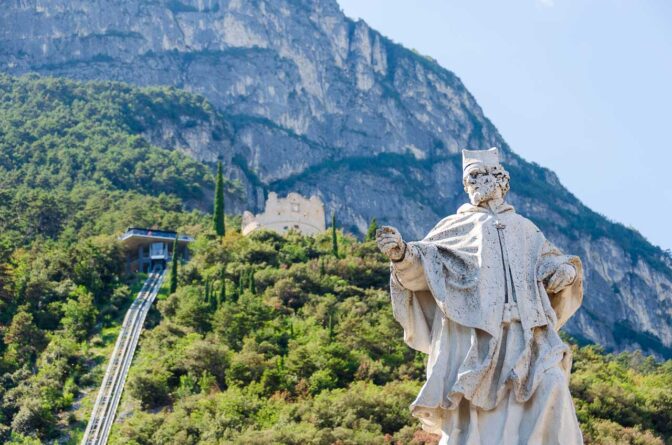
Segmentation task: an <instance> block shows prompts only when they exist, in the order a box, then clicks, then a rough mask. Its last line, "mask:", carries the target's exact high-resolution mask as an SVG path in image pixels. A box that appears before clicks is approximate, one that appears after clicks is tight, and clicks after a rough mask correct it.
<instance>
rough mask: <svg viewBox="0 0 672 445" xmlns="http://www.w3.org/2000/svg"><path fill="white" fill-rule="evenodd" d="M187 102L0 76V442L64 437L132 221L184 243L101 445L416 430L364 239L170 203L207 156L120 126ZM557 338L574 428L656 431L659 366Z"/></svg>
mask: <svg viewBox="0 0 672 445" xmlns="http://www.w3.org/2000/svg"><path fill="white" fill-rule="evenodd" d="M129 107H130V108H129ZM203 107H206V105H204V104H202V103H201V102H199V100H198V99H197V98H195V97H193V96H191V95H187V94H186V93H179V92H175V91H173V90H163V89H147V90H141V89H135V88H130V87H127V86H124V85H121V84H114V83H93V84H81V83H75V82H69V81H64V80H53V79H40V78H23V79H12V78H8V77H1V76H0V194H1V196H0V442H2V443H11V444H19V443H22V444H32V443H51V442H52V441H54V440H56V439H61V440H64V441H66V442H67V441H69V443H73V444H74V443H77V442H78V439H79V438H80V437H81V433H82V432H83V429H84V427H85V424H86V421H87V420H88V418H87V416H88V413H89V412H90V410H91V405H92V403H93V399H94V398H95V392H96V391H97V386H98V385H99V384H100V381H101V379H102V374H103V372H104V367H105V365H106V360H107V358H108V357H109V353H110V352H111V351H110V348H111V346H112V345H113V343H114V340H115V337H116V334H117V333H118V327H119V324H120V322H121V318H122V317H123V313H124V311H125V309H126V308H127V307H128V305H129V304H130V302H131V300H132V298H133V296H134V295H135V293H136V291H137V290H138V288H139V285H140V284H141V283H142V276H139V277H124V276H122V274H121V272H122V267H123V255H122V254H123V252H122V248H121V246H120V245H119V244H118V243H117V241H116V237H115V235H116V234H118V233H119V232H120V231H122V230H124V229H125V228H126V227H128V226H131V225H137V226H159V227H162V228H172V229H175V230H179V231H180V233H187V234H190V235H194V236H196V238H197V240H196V242H195V243H194V246H193V251H194V252H193V253H194V254H193V256H192V259H191V261H189V262H188V263H186V264H184V265H183V266H182V267H180V268H179V273H178V276H177V279H178V280H177V281H178V283H179V286H177V290H176V292H175V293H171V292H170V291H169V290H168V283H169V280H166V286H165V289H164V290H163V292H162V294H161V298H160V301H158V302H157V304H156V307H155V308H154V309H153V310H152V311H151V312H150V314H149V317H148V320H147V329H146V331H145V332H144V334H143V336H142V338H141V342H140V347H139V350H138V354H137V357H136V360H135V361H134V363H133V366H132V368H131V374H130V376H129V380H128V384H127V391H126V392H125V395H124V400H123V401H122V406H121V412H123V413H124V415H123V416H122V417H123V420H122V421H121V422H120V423H118V424H115V427H114V429H113V435H112V438H111V442H112V443H124V444H143V445H144V444H168V443H180V444H185V445H186V444H192V443H193V444H195V443H245V444H248V443H251V444H254V443H296V444H306V443H317V444H321V443H325V444H331V443H344V444H346V443H366V444H369V443H391V442H393V441H395V442H397V443H406V444H409V443H416V444H421V443H432V441H434V440H435V438H433V437H430V436H428V435H426V434H424V433H422V432H420V431H419V428H418V423H417V421H416V420H415V419H412V418H411V417H410V416H409V412H408V404H409V403H410V402H411V401H412V400H413V398H414V396H415V394H416V393H417V391H418V389H419V387H420V385H421V384H422V382H423V379H424V360H425V357H424V356H423V355H422V354H419V353H415V352H414V351H412V350H411V349H409V348H408V347H407V346H406V345H405V344H404V343H403V341H402V333H401V330H400V327H399V326H398V324H397V323H396V322H395V321H394V320H393V318H392V312H391V308H390V305H389V296H388V293H387V285H388V283H387V279H388V276H389V275H388V274H389V269H388V264H387V263H386V261H385V260H384V258H383V257H382V256H381V255H380V254H379V253H378V251H377V249H376V247H375V244H374V243H373V242H372V241H370V240H369V241H365V242H360V241H358V240H356V239H355V238H353V237H352V236H349V235H345V234H344V233H343V232H342V231H341V230H334V231H333V232H332V231H326V232H324V233H322V234H320V235H317V236H315V237H305V236H301V235H299V234H296V233H291V234H289V235H287V236H284V237H283V236H279V235H277V234H274V233H271V232H264V231H261V232H256V233H254V234H253V235H251V236H248V237H243V236H241V234H240V232H239V231H237V230H235V229H234V228H235V227H238V226H239V219H237V218H231V217H229V216H227V218H228V219H227V221H226V226H227V231H226V234H225V235H224V236H223V237H218V236H215V233H214V229H213V227H212V226H213V222H212V217H211V216H210V215H207V214H204V213H202V212H200V211H196V210H189V209H188V207H187V206H186V204H185V203H187V202H190V200H193V199H194V198H198V199H200V198H199V197H202V193H203V191H204V190H210V189H212V188H213V187H214V182H215V181H214V175H213V171H214V169H213V168H212V167H213V166H208V165H204V164H201V163H198V162H196V161H193V160H191V159H189V158H187V157H185V156H182V155H180V154H179V153H178V152H175V151H167V150H163V149H160V148H157V147H154V146H152V145H151V144H149V143H148V142H147V141H146V140H145V139H144V138H143V137H142V136H141V135H140V134H139V133H138V132H137V128H136V126H135V125H148V124H147V123H148V122H151V121H152V120H153V119H155V118H157V119H158V117H157V116H158V115H160V114H162V113H166V114H169V113H173V114H174V113H178V112H179V113H184V115H189V114H190V113H191V114H193V115H198V114H199V113H201V112H204V110H206V108H203ZM129 109H131V110H140V111H137V112H138V113H141V114H142V115H143V116H144V117H143V119H144V121H143V122H144V123H140V124H138V123H137V121H135V120H132V119H130V118H129V117H128V114H131V115H133V114H135V112H133V113H130V112H129V111H128V110H129ZM180 110H181V111H180ZM134 122H136V123H134ZM235 191H236V187H235V184H232V183H230V182H226V193H227V196H230V195H231V194H232V193H235ZM333 245H336V246H337V252H338V255H334V248H333ZM574 349H575V362H574V372H573V376H572V382H571V389H572V392H573V394H574V397H575V403H576V407H577V412H578V415H579V419H580V421H581V423H582V428H583V429H584V431H585V433H586V441H587V443H590V444H602V445H606V444H647V445H648V444H651V445H653V444H658V445H660V444H668V445H669V444H671V443H672V439H671V438H672V414H671V413H672V362H665V363H656V362H655V361H653V360H652V359H650V358H645V357H643V356H641V355H640V354H637V353H631V354H621V355H606V354H603V353H602V352H601V351H600V350H599V348H596V347H584V348H578V347H575V348H574ZM665 441H667V442H665Z"/></svg>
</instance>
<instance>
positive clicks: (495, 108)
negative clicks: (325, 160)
mask: <svg viewBox="0 0 672 445" xmlns="http://www.w3.org/2000/svg"><path fill="white" fill-rule="evenodd" d="M339 4H340V5H341V7H342V9H343V11H344V12H345V13H346V15H348V16H350V17H352V18H362V19H364V20H365V21H366V22H367V23H368V24H369V25H370V26H371V27H372V28H374V29H376V30H378V31H380V32H382V33H383V34H384V35H386V36H388V37H390V38H391V39H392V40H394V41H396V42H399V43H401V44H403V45H404V46H406V47H408V48H414V49H416V50H418V51H419V52H421V53H423V54H426V55H430V56H432V57H434V58H435V59H436V60H437V61H438V62H439V63H440V64H441V65H442V66H443V67H445V68H448V69H449V70H451V71H453V72H455V73H456V74H457V75H458V76H459V77H460V78H461V79H462V81H463V82H464V84H465V85H466V86H467V88H468V89H469V90H470V91H471V93H472V94H474V96H475V97H476V100H477V101H478V102H479V104H480V105H481V107H482V108H483V110H484V112H485V114H486V116H488V117H489V118H490V119H491V120H492V122H493V123H494V124H495V125H496V126H497V128H498V129H499V131H500V132H501V133H502V135H503V136H504V139H506V141H507V142H508V143H509V144H510V145H511V147H512V148H513V149H514V150H515V151H516V152H517V153H518V154H520V155H521V156H523V157H524V158H526V159H528V160H530V161H534V162H537V163H539V164H541V165H543V166H545V167H548V168H550V169H552V170H554V171H555V172H556V173H557V174H558V176H559V177H560V180H561V181H562V182H563V184H565V186H567V188H568V189H569V190H570V191H571V192H572V193H574V194H575V195H576V196H577V197H579V199H581V200H582V201H583V202H584V203H585V204H586V205H588V206H589V207H591V208H592V209H594V210H596V211H598V212H600V213H602V214H604V215H606V216H607V217H609V218H610V219H612V220H614V221H618V222H621V223H624V224H626V225H628V226H632V227H634V228H636V229H637V230H639V231H640V232H641V233H642V234H643V235H644V236H646V237H647V238H648V239H649V240H650V241H652V242H653V243H654V244H657V245H659V246H661V247H663V248H664V249H670V248H672V221H670V219H672V142H671V140H672V136H671V134H672V112H671V111H670V110H671V109H672V2H670V1H668V0H659V1H654V0H509V1H502V0H487V1H486V0H460V1H457V0H415V1H411V0H339ZM512 187H515V178H512Z"/></svg>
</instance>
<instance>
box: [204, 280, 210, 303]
mask: <svg viewBox="0 0 672 445" xmlns="http://www.w3.org/2000/svg"><path fill="white" fill-rule="evenodd" d="M205 302H206V303H208V304H210V279H206V280H205Z"/></svg>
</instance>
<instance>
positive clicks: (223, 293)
mask: <svg viewBox="0 0 672 445" xmlns="http://www.w3.org/2000/svg"><path fill="white" fill-rule="evenodd" d="M219 286H220V287H219V296H218V299H217V307H218V308H219V306H221V305H222V304H223V303H225V302H226V278H225V277H224V271H223V270H222V279H221V280H220V285H219Z"/></svg>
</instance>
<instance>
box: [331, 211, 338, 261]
mask: <svg viewBox="0 0 672 445" xmlns="http://www.w3.org/2000/svg"><path fill="white" fill-rule="evenodd" d="M331 253H333V254H334V256H335V257H336V258H338V237H337V236H336V213H332V214H331Z"/></svg>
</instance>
